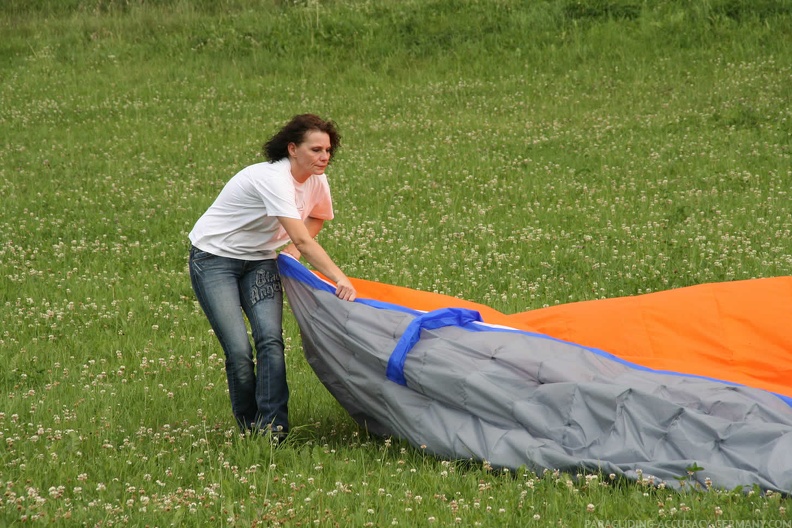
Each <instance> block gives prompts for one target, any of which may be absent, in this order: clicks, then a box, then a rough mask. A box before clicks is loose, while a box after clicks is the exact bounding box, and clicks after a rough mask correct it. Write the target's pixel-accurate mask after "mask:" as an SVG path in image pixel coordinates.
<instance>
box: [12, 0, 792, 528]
mask: <svg viewBox="0 0 792 528" xmlns="http://www.w3.org/2000/svg"><path fill="white" fill-rule="evenodd" d="M790 50H792V2H790V1H789V0H756V1H751V0H689V1H688V0H666V1H662V2H660V1H658V2H653V1H641V0H613V1H606V0H579V1H573V0H557V1H534V2H527V1H521V0H427V1H418V0H405V1H395V0H394V1H382V2H375V1H370V0H336V1H331V0H328V1H323V2H319V1H316V0H305V1H289V0H219V1H210V0H195V1H188V0H4V1H3V2H2V3H0V196H2V209H0V296H1V297H0V301H1V302H0V320H2V329H1V330H0V397H2V401H3V403H2V404H1V405H0V444H1V445H0V485H1V486H2V488H3V490H2V497H0V525H4V526H16V525H21V524H23V523H24V524H33V525H51V526H163V527H164V526H386V525H401V526H424V525H432V526H435V525H436V526H448V525H463V526H497V527H501V526H606V525H607V522H608V521H609V520H610V521H613V520H619V519H621V520H627V519H631V520H634V521H651V522H657V521H674V522H678V523H683V522H704V523H705V524H696V526H703V525H706V524H707V523H709V524H717V523H721V524H720V526H726V525H729V524H731V525H734V526H736V525H737V524H736V523H737V522H738V521H741V520H749V519H750V520H757V521H767V522H768V523H769V522H772V523H776V524H773V525H774V526H790V524H789V523H790V521H789V520H788V519H789V517H788V515H787V512H786V509H787V508H788V504H789V503H788V501H787V500H786V499H785V498H783V497H781V496H779V495H777V494H763V493H760V492H759V491H757V490H689V491H687V492H683V493H678V492H673V491H670V490H668V489H664V488H662V487H660V488H656V487H652V486H649V485H648V484H647V483H646V482H638V483H623V482H618V481H616V480H613V479H611V478H610V476H609V475H567V474H558V473H547V474H543V475H535V474H533V473H531V472H530V471H526V470H519V471H510V472H509V471H499V470H497V469H493V468H491V467H489V466H488V464H487V463H486V462H475V461H446V460H438V459H435V458H433V457H431V456H428V455H427V454H426V453H424V452H423V451H422V450H421V449H416V448H413V447H410V446H408V445H405V444H403V443H401V442H399V441H398V440H397V439H380V438H373V437H369V436H368V435H367V434H366V431H365V430H362V429H361V428H359V427H358V426H357V425H356V424H354V423H353V422H352V421H351V419H350V418H349V417H348V415H347V414H346V412H345V411H344V410H343V409H342V408H340V406H339V405H338V404H337V403H336V402H335V400H333V398H332V397H331V396H330V395H329V393H327V391H326V390H325V389H324V388H323V387H322V385H321V384H320V383H319V381H318V380H317V379H316V377H315V376H314V375H313V373H312V372H311V370H310V367H309V366H308V365H307V364H306V362H305V360H304V358H303V356H302V353H301V349H300V340H299V332H298V329H297V327H296V324H295V323H294V321H293V319H291V318H290V317H289V318H287V321H286V328H285V337H286V343H287V361H288V364H289V382H290V386H291V390H292V402H291V420H292V423H293V424H294V427H295V430H294V434H292V435H291V436H290V438H289V440H288V441H287V443H286V444H285V445H283V446H280V447H279V448H277V449H274V448H272V447H271V446H270V445H269V444H268V443H266V442H260V441H256V440H253V439H250V438H243V437H240V436H239V435H238V433H237V432H236V430H235V428H234V425H233V423H232V419H231V413H230V406H229V402H228V396H227V392H226V386H225V375H224V371H223V361H224V360H223V357H222V351H221V350H220V347H219V346H218V344H217V343H216V340H215V338H214V337H213V336H212V335H211V334H210V332H209V328H208V324H207V322H206V319H205V317H204V316H203V315H202V313H201V312H200V310H199V308H198V307H197V305H196V303H195V300H194V296H193V294H192V291H191V289H190V284H189V279H188V276H187V271H186V256H187V250H188V241H187V233H188V232H189V230H190V228H191V227H192V225H193V223H194V222H195V220H196V219H197V218H198V216H200V214H201V213H202V212H203V211H204V210H205V208H206V207H207V206H208V205H209V204H210V203H211V202H212V200H213V199H214V197H215V196H216V194H217V192H218V191H219V190H220V188H221V187H222V185H223V184H224V182H225V181H226V180H227V179H228V178H230V177H231V176H232V175H233V174H234V173H235V172H236V171H237V170H238V169H240V168H241V167H242V166H244V165H246V164H249V163H252V162H256V161H260V157H259V151H260V148H261V144H262V143H263V142H264V141H265V140H266V139H267V138H268V137H269V136H270V135H271V134H272V133H273V132H274V131H275V130H277V128H278V127H279V126H280V125H281V124H282V123H284V122H285V121H286V120H287V119H288V118H290V117H291V116H292V115H294V114H296V113H301V112H306V111H310V112H316V113H319V114H321V115H323V116H327V117H330V118H332V119H334V120H336V121H337V122H338V124H339V126H340V129H341V131H342V134H343V142H344V146H343V148H342V150H341V151H340V152H339V155H338V157H337V159H336V160H335V161H334V164H333V165H332V166H331V169H330V170H329V177H330V181H331V186H332V189H333V193H334V200H335V206H336V219H335V220H334V221H333V222H331V223H329V225H328V226H327V227H326V229H325V231H324V232H323V233H322V234H321V235H320V239H321V243H322V244H323V245H324V246H325V247H326V248H327V249H328V251H329V252H330V254H331V255H333V257H334V258H335V260H336V261H337V262H338V263H339V265H340V266H341V267H342V268H343V269H344V270H345V271H347V273H348V274H350V275H352V276H356V277H360V278H364V279H370V280H377V281H383V282H388V283H393V284H399V285H403V286H408V287H411V288H416V289H422V290H429V291H436V292H440V293H445V294H449V295H452V296H457V297H459V298H465V299H469V300H472V301H477V302H481V303H484V304H488V305H490V306H492V307H494V308H496V309H498V310H501V311H503V312H507V313H511V312H517V311H523V310H531V309H536V308H541V307H543V306H550V305H555V304H562V303H568V302H575V301H582V300H588V299H599V298H606V297H617V296H625V295H638V294H643V293H647V292H653V291H659V290H666V289H671V288H678V287H684V286H689V285H694V284H700V283H705V282H715V281H733V280H742V279H750V278H754V277H770V276H779V275H789V274H791V273H792V236H791V235H792V200H790V195H789V193H790V188H792V89H791V88H790V86H792V53H791V52H790ZM680 478H683V479H684V478H685V476H684V475H681V476H680ZM598 523H599V524H598ZM784 523H786V524H784ZM678 525H679V526H682V525H683V524H678ZM688 525H689V526H692V524H688ZM768 525H770V524H768Z"/></svg>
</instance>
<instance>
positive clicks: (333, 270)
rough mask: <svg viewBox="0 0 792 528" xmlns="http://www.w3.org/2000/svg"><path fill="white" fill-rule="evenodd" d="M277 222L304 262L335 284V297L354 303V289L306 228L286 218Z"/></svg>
mask: <svg viewBox="0 0 792 528" xmlns="http://www.w3.org/2000/svg"><path fill="white" fill-rule="evenodd" d="M278 221H279V222H280V223H281V225H282V226H283V229H285V230H286V233H287V234H288V235H289V238H290V239H291V241H292V243H293V244H294V245H295V246H296V247H297V250H298V251H299V252H300V253H302V256H303V257H305V260H307V261H308V262H309V263H310V264H311V265H312V266H313V267H314V268H316V269H317V270H318V271H319V272H320V273H322V274H324V275H325V276H326V277H327V278H328V279H330V280H331V281H333V282H335V283H336V292H335V294H336V296H337V297H338V298H340V299H343V300H345V301H354V300H355V297H356V295H357V292H356V291H355V287H354V286H352V283H351V282H350V281H349V278H347V276H346V275H344V272H343V271H341V268H339V267H338V266H336V264H335V262H333V260H332V259H331V258H330V255H328V254H327V252H326V251H325V250H324V248H322V246H320V245H319V242H317V241H316V240H314V239H313V237H312V236H311V234H310V233H309V232H308V228H307V227H305V223H303V221H302V220H300V219H297V218H286V217H283V216H279V217H278Z"/></svg>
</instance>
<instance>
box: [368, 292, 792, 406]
mask: <svg viewBox="0 0 792 528" xmlns="http://www.w3.org/2000/svg"><path fill="white" fill-rule="evenodd" d="M352 282H353V283H354V285H355V287H356V288H357V290H358V296H359V297H361V298H369V299H377V300H379V301H384V302H389V303H393V304H399V305H402V306H406V307H408V308H413V309H415V310H422V311H431V310H435V309H438V308H448V307H459V308H468V309H472V310H477V311H479V312H480V313H481V316H482V318H483V319H484V321H486V322H488V323H492V324H498V325H504V326H510V327H512V328H517V329H520V330H526V331H529V332H539V333H542V334H546V335H549V336H552V337H555V338H557V339H562V340H564V341H571V342H574V343H578V344H581V345H584V346H587V347H593V348H598V349H600V350H604V351H606V352H609V353H611V354H613V355H615V356H617V357H620V358H622V359H624V360H627V361H630V362H633V363H637V364H639V365H642V366H645V367H649V368H652V369H658V370H668V371H673V372H680V373H686V374H694V375H698V376H706V377H709V378H715V379H720V380H724V381H730V382H734V383H738V384H742V385H748V386H752V387H757V388H762V389H765V390H769V391H772V392H776V393H779V394H784V395H786V396H792V277H776V278H769V279H753V280H746V281H736V282H723V283H713V284H702V285H698V286H691V287H687V288H679V289H675V290H668V291H663V292H657V293H650V294H645V295H639V296H634V297H620V298H614V299H603V300H595V301H585V302H579V303H570V304H565V305H559V306H552V307H549V308H543V309H537V310H531V311H527V312H521V313H516V314H511V315H507V314H503V313H501V312H498V311H497V310H495V309H493V308H490V307H488V306H485V305H482V304H478V303H473V302H470V301H465V300H462V299H457V298H456V297H451V296H447V295H440V294H435V293H429V292H422V291H417V290H412V289H409V288H404V287H399V286H393V285H389V284H383V283H379V282H373V281H366V280H362V279H353V280H352Z"/></svg>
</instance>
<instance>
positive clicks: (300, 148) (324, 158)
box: [289, 130, 330, 182]
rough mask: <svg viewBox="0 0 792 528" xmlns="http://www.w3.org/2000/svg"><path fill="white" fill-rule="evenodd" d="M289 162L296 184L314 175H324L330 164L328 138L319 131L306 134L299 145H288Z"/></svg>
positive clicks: (324, 133)
mask: <svg viewBox="0 0 792 528" xmlns="http://www.w3.org/2000/svg"><path fill="white" fill-rule="evenodd" d="M289 161H290V162H291V173H292V176H293V177H294V179H295V180H297V181H298V182H304V181H305V180H307V179H308V178H310V177H311V176H312V175H314V174H324V171H325V169H326V168H327V164H328V163H330V136H329V135H328V134H327V133H326V132H322V131H320V130H311V131H309V132H307V133H306V134H305V138H304V139H303V142H302V143H300V144H299V145H298V144H296V143H289Z"/></svg>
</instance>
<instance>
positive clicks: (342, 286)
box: [335, 277, 357, 301]
mask: <svg viewBox="0 0 792 528" xmlns="http://www.w3.org/2000/svg"><path fill="white" fill-rule="evenodd" d="M335 294H336V297H338V298H339V299H343V300H345V301H354V300H355V297H357V291H355V287H354V286H352V283H351V282H350V281H349V279H348V278H346V277H344V278H343V279H341V280H339V281H338V282H336V291H335Z"/></svg>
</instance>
